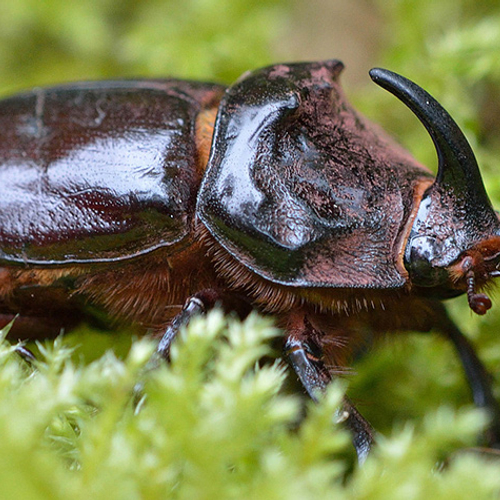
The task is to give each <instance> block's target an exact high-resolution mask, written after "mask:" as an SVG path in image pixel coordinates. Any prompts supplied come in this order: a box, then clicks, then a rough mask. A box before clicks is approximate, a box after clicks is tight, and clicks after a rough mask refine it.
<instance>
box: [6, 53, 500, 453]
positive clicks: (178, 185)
mask: <svg viewBox="0 0 500 500" xmlns="http://www.w3.org/2000/svg"><path fill="white" fill-rule="evenodd" d="M342 68H343V65H342V63H340V62H339V61H336V60H329V61H323V62H312V63H295V64H277V65H274V66H270V67H266V68H263V69H258V70H256V71H252V72H248V73H246V74H244V75H243V76H242V77H241V78H240V79H239V80H238V81H237V82H236V83H235V84H234V85H232V86H230V87H228V88H226V87H223V86H221V85H216V84H209V83H199V82H193V81H181V80H173V79H170V80H168V79H166V80H160V79H154V80H129V81H104V82H86V83H72V84H68V85H63V86H58V87H52V88H35V89H34V90H32V91H31V92H27V93H24V94H19V95H16V96H13V97H10V98H6V99H4V100H3V101H1V102H0V186H1V187H2V194H1V197H0V314H1V316H0V320H1V323H0V326H1V325H2V324H6V323H7V322H9V321H10V320H11V319H12V318H13V317H14V315H19V317H18V319H17V321H16V323H15V324H14V327H13V330H12V334H13V335H16V336H18V337H21V336H28V337H34V336H46V335H50V334H57V333H58V332H59V330H60V328H61V327H66V328H69V327H71V326H72V325H73V324H75V323H76V322H77V321H78V320H79V319H81V318H82V317H84V316H87V317H88V316H94V317H95V316H98V315H99V314H100V313H101V312H102V311H104V312H105V313H106V314H107V315H108V316H109V317H111V318H115V319H119V320H121V321H128V322H132V323H134V324H136V325H140V326H141V327H143V328H145V329H146V328H153V329H154V330H156V331H157V332H159V333H161V334H162V335H163V337H162V339H161V340H160V342H159V347H158V351H157V355H156V357H157V358H160V357H163V358H168V353H169V348H170V344H171V342H172V340H173V339H174V337H175V335H176V333H177V331H178V330H179V328H180V327H181V326H182V325H183V324H186V323H187V322H188V321H189V320H190V318H192V317H193V316H194V315H196V314H202V313H204V312H205V311H207V310H208V309H210V308H212V307H214V306H215V305H220V306H222V307H223V308H224V309H225V310H228V311H235V312H236V313H238V314H240V316H245V315H246V314H248V312H249V311H250V310H252V309H257V310H259V311H261V312H262V313H265V314H274V315H275V317H276V318H277V321H278V324H279V325H280V326H281V327H282V328H283V330H284V332H285V334H284V336H283V349H284V353H285V357H286V358H287V359H288V361H289V363H290V365H291V366H292V368H293V369H294V370H295V372H296V375H297V378H298V380H299V381H300V382H301V383H302V385H303V387H304V388H305V390H306V392H307V393H308V394H309V395H310V396H311V397H312V398H316V397H317V394H318V391H319V392H321V391H322V390H323V389H324V388H325V387H326V385H327V384H328V383H329V382H330V381H331V380H332V377H333V376H334V374H335V369H333V370H332V369H330V367H342V366H345V364H346V363H347V358H348V351H349V349H353V348H355V346H356V345H358V344H359V342H360V341H361V340H362V339H363V337H365V336H366V335H367V332H370V334H377V333H386V332H392V331H396V330H415V331H423V332H424V331H428V330H431V329H435V330H437V331H439V332H441V333H442V334H443V335H444V336H445V337H447V338H449V339H450V340H451V341H452V343H453V344H454V345H455V347H456V349H457V352H458V354H459V356H460V358H461V361H462V363H463V365H464V368H465V372H466V375H467V378H468V381H469V384H470V385H471V388H472V392H473V396H474V399H475V402H476V404H477V405H479V406H481V407H484V408H486V409H487V410H488V411H489V412H490V413H491V416H492V424H491V426H490V428H489V430H488V441H489V443H490V444H491V445H495V444H498V443H500V412H499V410H498V406H497V403H496V401H495V399H494V397H493V394H492V390H491V388H490V384H489V377H488V374H487V372H486V370H485V369H484V367H483V365H482V364H481V362H480V361H479V359H478V358H477V356H476V354H475V353H474V350H473V349H472V347H471V346H470V344H469V343H468V341H467V340H466V338H465V337H464V336H463V334H462V333H461V332H460V330H459V329H458V328H457V327H456V326H455V324H454V323H453V322H452V321H451V320H450V319H449V317H448V316H447V315H446V312H445V309H444V307H443V306H442V304H441V300H442V299H446V298H449V297H454V296H457V295H460V294H463V293H465V294H467V297H468V301H469V305H470V308H471V309H472V310H473V311H474V312H476V313H478V314H484V313H485V312H486V311H487V310H488V309H489V308H490V307H491V301H490V299H489V298H488V297H487V296H486V295H485V294H483V293H480V291H479V290H480V289H481V288H482V287H484V285H486V284H487V283H488V282H489V281H490V278H492V277H495V276H498V275H499V274H500V271H499V268H500V222H499V219H498V217H497V215H496V213H495V212H494V210H493V208H492V206H491V203H490V201H489V199H488V196H487V194H486V191H485V188H484V186H483V182H482V180H481V175H480V173H479V169H478V166H477V163H476V160H475V158H474V155H473V153H472V150H471V148H470V146H469V144H468V142H467V140H466V139H465V137H464V135H463V134H462V132H461V131H460V130H459V128H458V126H457V125H456V123H455V122H454V121H453V120H452V118H451V117H450V116H449V115H448V113H447V112H446V111H445V110H444V109H443V108H442V107H441V105H440V104H438V103H437V102H436V101H435V100H434V99H433V98H432V97H431V96H430V95H429V94H428V93H427V92H425V91H424V90H423V89H421V88H420V87H418V86H417V85H416V84H415V83H412V82H411V81H409V80H407V79H406V78H404V77H402V76H400V75H397V74H395V73H392V72H390V71H387V70H383V69H374V70H372V71H371V77H372V79H373V80H374V81H375V83H377V84H378V85H380V86H382V87H383V88H385V89H386V90H388V91H389V92H391V93H393V94H394V95H395V96H396V97H397V98H398V99H400V100H401V101H403V102H404V103H405V104H406V105H407V106H408V107H409V108H410V109H411V110H412V111H413V113H415V114H416V116H417V117H418V118H419V119H420V121H421V122H422V123H423V125H424V126H425V127H426V129H427V130H428V132H429V133H430V135H431V137H432V140H433V142H434V145H435V147H436V150H437V155H438V160H439V165H438V173H437V176H434V175H433V174H432V173H431V172H430V171H428V170H427V169H426V168H425V167H423V166H422V165H420V164H419V163H417V161H416V160H414V159H413V158H412V157H411V155H410V154H409V153H407V152H406V151H405V150H404V149H402V148H401V147H400V146H399V145H397V144H396V143H395V142H394V141H393V140H392V139H391V138H389V137H388V136H387V135H386V134H385V133H384V132H383V131H381V130H379V129H378V128H377V127H376V126H375V125H373V124H371V123H370V122H369V121H368V120H366V119H365V118H364V117H363V116H361V115H360V114H359V113H358V112H357V111H355V110H354V109H353V108H352V107H351V106H350V105H349V103H348V102H347V100H346V98H345V97H344V94H343V92H342V90H341V88H340V85H339V74H340V73H341V70H342ZM182 304H184V306H182ZM176 307H178V309H176ZM339 419H340V420H345V422H346V423H347V425H348V427H349V428H350V429H351V431H352V434H353V441H354V445H355V447H356V450H357V452H358V456H359V457H360V459H363V458H364V457H365V456H366V453H367V452H368V450H369V449H370V446H371V443H372V432H371V429H370V426H369V424H368V423H367V422H366V421H365V419H364V418H363V417H362V416H361V415H360V414H359V413H358V412H357V410H356V409H355V408H354V406H353V405H352V404H351V403H350V402H349V400H347V399H345V401H344V407H343V409H341V411H340V412H339Z"/></svg>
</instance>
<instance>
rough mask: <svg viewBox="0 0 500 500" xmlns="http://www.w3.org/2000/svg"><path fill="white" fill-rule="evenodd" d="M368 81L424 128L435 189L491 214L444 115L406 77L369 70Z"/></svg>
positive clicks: (468, 153) (467, 154) (471, 161)
mask: <svg viewBox="0 0 500 500" xmlns="http://www.w3.org/2000/svg"><path fill="white" fill-rule="evenodd" d="M370 76H371V78H372V80H373V81H374V82H375V83H376V84H377V85H380V86H381V87H382V88H384V89H385V90H387V91H389V92H391V93H392V94H394V95H395V96H396V97H397V98H398V99H399V100H401V101H402V102H403V103H404V104H406V106H408V107H409V108H410V109H411V110H412V111H413V113H414V114H415V115H416V116H417V117H418V119H419V120H420V121H421V122H422V124H423V125H424V126H425V128H426V129H427V131H428V132H429V134H430V136H431V137H432V141H433V142H434V146H435V148H436V152H437V156H438V162H439V163H438V173H437V176H436V181H435V183H434V186H435V187H440V188H444V189H446V190H452V191H453V192H454V193H455V196H457V197H462V198H463V201H464V202H465V201H466V202H465V203H464V205H467V206H468V208H469V209H470V210H473V211H475V212H476V213H483V214H484V213H485V212H487V213H489V214H491V212H493V209H492V206H491V202H490V200H489V198H488V195H487V194H486V190H485V188H484V184H483V180H482V178H481V173H480V172H479V167H478V165H477V162H476V158H475V156H474V153H473V152H472V148H471V147H470V145H469V143H468V141H467V139H466V138H465V136H464V134H463V132H462V131H461V130H460V128H459V127H458V125H457V124H456V123H455V121H454V120H453V118H452V117H451V116H450V115H449V114H448V112H447V111H446V110H445V109H444V108H443V107H442V106H441V104H439V103H438V102H437V101H436V100H435V99H434V98H433V97H432V96H431V95H430V94H428V93H427V92H426V91H425V90H424V89H422V88H421V87H419V86H418V85H417V84H415V83H414V82H412V81H410V80H408V79H407V78H405V77H403V76H401V75H398V74H397V73H393V72H392V71H388V70H385V69H380V68H374V69H372V70H371V71H370Z"/></svg>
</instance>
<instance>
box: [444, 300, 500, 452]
mask: <svg viewBox="0 0 500 500" xmlns="http://www.w3.org/2000/svg"><path fill="white" fill-rule="evenodd" d="M443 309H444V308H443ZM440 317H441V318H444V319H443V320H442V321H441V322H440V324H439V325H438V329H439V331H440V332H441V333H442V334H443V335H444V336H445V337H446V338H448V339H449V340H450V341H451V342H452V344H453V345H454V347H455V349H456V351H457V353H458V356H459V358H460V361H461V363H462V366H463V368H464V371H465V376H466V378H467V381H468V383H469V387H470V388H471V391H472V397H473V399H474V403H475V404H476V406H478V407H479V408H484V409H485V410H486V411H487V412H488V413H489V415H490V417H491V423H490V425H489V427H488V429H487V430H486V436H485V437H486V440H487V442H488V445H489V446H490V447H492V448H500V407H499V406H498V402H497V400H496V398H495V397H494V395H493V390H492V387H491V381H492V377H491V375H490V374H489V373H488V371H487V370H486V368H485V366H484V365H483V363H482V362H481V360H480V359H479V357H478V356H477V354H476V352H475V350H474V347H473V346H472V344H471V343H470V342H469V340H468V339H467V338H466V337H465V335H464V334H463V333H462V332H461V331H460V330H459V328H458V327H457V326H456V325H455V323H454V322H453V321H452V320H451V319H450V318H449V317H448V316H447V315H444V314H442V315H440Z"/></svg>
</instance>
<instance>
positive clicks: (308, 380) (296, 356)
mask: <svg viewBox="0 0 500 500" xmlns="http://www.w3.org/2000/svg"><path fill="white" fill-rule="evenodd" d="M304 326H305V325H304ZM305 329H307V326H305ZM308 333H312V332H307V331H303V332H300V333H298V332H292V333H290V334H289V336H288V337H287V339H286V341H285V346H284V355H285V357H286V359H287V360H288V362H289V364H290V365H291V367H292V368H293V369H294V371H295V373H296V374H297V376H298V378H299V381H300V382H301V384H302V385H303V386H304V388H305V390H306V392H307V394H308V395H309V396H310V397H311V399H312V400H313V401H318V396H319V395H320V394H321V393H323V392H324V391H325V390H326V388H327V386H328V384H330V383H331V381H332V379H333V377H332V375H331V373H330V371H329V370H328V369H327V367H326V366H325V364H324V363H323V361H322V359H321V358H322V354H323V353H322V350H321V348H320V347H319V345H318V344H317V343H316V342H314V340H313V336H312V335H308ZM336 417H337V418H336V421H337V422H344V423H345V425H346V426H347V428H348V429H349V431H350V432H351V435H352V441H353V445H354V448H355V450H356V453H357V455H358V461H359V462H360V463H363V462H364V461H365V460H366V458H367V456H368V453H369V452H370V449H371V447H372V444H373V430H372V427H371V425H370V424H369V423H368V422H367V421H366V420H365V418H363V416H362V415H361V414H360V413H359V412H358V410H357V409H356V408H355V407H354V406H353V404H352V403H351V402H350V401H349V399H348V398H346V397H344V399H343V402H342V407H341V408H340V409H339V411H338V412H337V415H336Z"/></svg>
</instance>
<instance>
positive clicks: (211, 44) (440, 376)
mask: <svg viewBox="0 0 500 500" xmlns="http://www.w3.org/2000/svg"><path fill="white" fill-rule="evenodd" d="M323 58H339V59H341V60H343V62H344V63H345V65H346V70H345V73H344V77H343V81H344V87H345V88H346V91H347V93H348V95H349V96H350V98H351V100H352V101H353V102H355V103H356V106H357V107H358V108H359V109H361V110H362V111H363V112H364V113H365V114H367V115H368V116H369V117H370V118H371V119H373V120H375V121H378V122H379V123H381V124H382V125H383V126H384V127H385V128H387V129H388V130H390V131H392V133H393V134H395V135H396V136H397V138H398V139H399V140H400V141H401V142H402V143H403V144H404V145H405V146H407V147H408V148H409V149H410V150H411V151H412V152H413V153H414V154H415V155H416V156H417V158H418V159H419V160H421V161H422V162H424V163H425V164H427V165H429V166H430V167H431V168H434V165H435V153H434V150H433V147H432V144H431V141H430V139H429V138H428V137H427V134H426V132H425V131H424V129H423V128H422V126H421V125H420V124H419V123H418V122H417V120H416V119H415V118H413V117H412V116H411V115H410V113H409V112H408V110H407V109H405V108H404V106H402V105H401V104H399V103H398V102H397V101H396V100H395V99H394V98H393V97H392V96H390V95H388V94H387V93H385V92H382V91H381V90H380V89H378V88H377V87H376V86H374V85H373V84H371V82H370V81H369V78H368V75H367V72H368V70H369V69H370V68H371V67H373V66H384V67H388V68H390V69H392V70H395V71H397V72H399V73H402V74H404V75H406V76H408V77H410V78H411V79H413V80H415V81H417V82H418V83H419V84H420V85H422V86H423V87H424V88H426V89H427V90H429V91H430V92H431V93H432V94H433V95H434V96H435V97H436V98H438V100H440V101H441V102H442V104H443V105H444V106H445V107H446V108H447V109H448V110H449V111H450V112H451V114H452V115H453V116H454V117H455V119H456V120H457V121H458V123H459V124H460V125H461V126H462V127H463V129H464V131H465V132H466V134H467V136H468V138H469V140H470V142H471V143H472V145H473V148H474V149H475V151H476V153H477V156H478V160H479V164H480V167H481V170H482V172H483V173H484V177H485V181H486V184H487V189H488V191H489V193H490V196H491V198H492V200H493V202H494V204H495V206H496V207H498V208H500V162H499V161H498V158H499V157H500V155H499V153H500V134H499V133H498V130H499V125H500V105H499V102H500V99H499V98H500V5H499V4H498V2H497V1H496V0H474V1H473V0H440V1H439V2H436V1H435V0H331V1H328V0H308V1H306V0H297V1H294V2H286V1H284V0H258V1H252V2H248V1H243V0H184V1H183V2H179V1H175V0H173V1H168V0H143V1H140V2H138V1H130V0H128V1H122V2H118V1H112V0H80V1H79V2H70V1H68V0H50V1H40V0H13V1H7V0H0V68H1V71H0V94H1V95H7V94H9V93H12V92H14V91H16V90H20V89H25V88H29V87H31V86H37V85H47V84H51V83H60V82H63V81H72V80H89V79H100V78H121V77H130V76H144V77H157V76H162V77H165V76H169V77H170V76H173V77H179V78H194V79H202V80H207V81H220V82H225V83H230V82H231V81H233V80H235V79H236V78H237V77H238V76H239V75H240V74H241V73H243V72H244V71H246V70H248V69H252V68H256V67H259V66H264V65H267V64H270V63H273V62H280V61H297V60H317V59H323ZM496 298H497V300H496V301H495V297H494V306H493V310H492V311H491V312H490V313H488V314H487V315H486V316H485V317H483V318H479V317H472V314H471V313H470V312H469V309H468V307H467V305H466V302H465V301H464V300H462V299H458V300H454V301H453V303H452V304H450V309H451V311H452V314H453V315H454V316H455V317H456V318H457V320H458V322H459V323H460V324H461V326H463V328H464V329H465V330H466V331H467V333H468V335H469V337H470V338H471V339H472V340H473V341H474V342H475V343H476V344H477V345H478V346H479V349H480V354H481V357H482V358H483V359H484V361H485V362H486V364H487V365H488V368H489V369H490V371H491V372H492V374H493V375H494V377H495V380H496V391H497V395H498V397H499V398H500V390H499V387H500V385H499V384H500V338H498V332H499V330H500V328H499V326H500V307H499V305H500V304H499V303H498V297H496ZM82 332H83V330H80V331H79V332H78V333H77V334H76V335H72V336H68V342H69V343H73V344H78V345H80V344H83V347H80V348H79V349H80V350H79V351H78V352H79V354H80V355H82V353H85V352H89V353H90V352H91V351H93V353H91V354H88V358H87V359H91V358H92V357H94V356H97V355H99V354H100V353H102V351H103V350H104V349H106V348H109V347H111V346H113V345H116V344H117V343H118V344H120V342H121V343H122V346H124V347H123V348H122V349H123V350H126V349H127V348H128V345H129V344H128V342H129V341H128V340H126V339H129V338H130V337H129V336H122V337H120V338H121V340H119V341H117V340H116V339H117V338H116V337H111V336H109V335H101V334H96V333H92V334H85V335H87V337H85V335H82ZM86 338H87V339H90V340H87V341H85V339H86ZM118 350H119V348H118ZM355 369H356V372H357V375H356V376H355V377H354V376H353V377H349V384H350V389H349V393H350V395H351V397H352V398H353V399H354V400H355V401H356V402H357V403H358V404H359V407H360V409H361V411H362V412H363V413H364V414H366V416H367V417H368V418H369V419H370V420H371V421H372V422H373V424H374V425H375V426H376V428H377V429H379V430H381V431H383V432H389V431H390V429H391V428H392V427H393V426H394V425H402V423H403V422H405V421H406V420H411V421H418V420H419V419H422V418H424V415H425V414H426V413H427V412H428V411H430V410H432V409H435V408H436V407H437V406H439V405H440V404H444V403H446V404H450V405H456V406H459V405H462V404H468V403H469V402H470V396H469V393H468V389H467V387H466V386H465V383H464V380H463V375H462V373H461V370H460V367H459V365H458V363H457V361H456V359H455V357H454V355H453V353H452V351H451V347H450V346H448V345H447V344H446V343H444V341H442V340H441V339H438V338H435V337H432V336H425V335H404V336H400V337H398V338H391V339H386V340H384V341H383V342H382V343H381V344H380V345H379V346H378V347H377V348H376V349H375V350H374V353H373V354H372V355H370V356H365V357H364V358H363V359H360V360H357V362H356V364H355Z"/></svg>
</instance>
